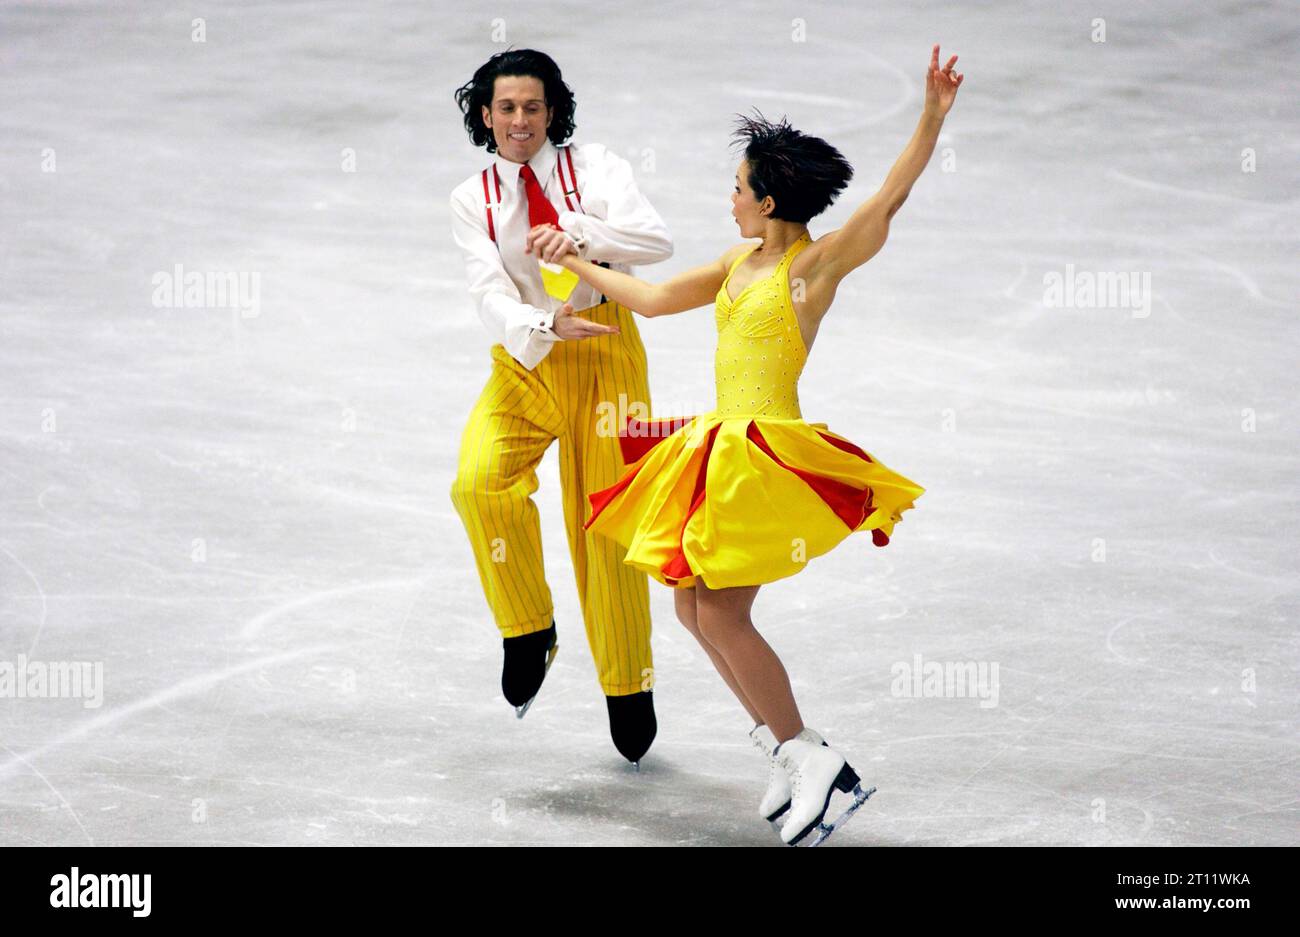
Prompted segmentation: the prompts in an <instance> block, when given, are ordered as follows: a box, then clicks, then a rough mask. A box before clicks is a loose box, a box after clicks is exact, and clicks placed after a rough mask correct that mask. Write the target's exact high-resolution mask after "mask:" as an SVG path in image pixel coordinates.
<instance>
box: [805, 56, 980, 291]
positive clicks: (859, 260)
mask: <svg viewBox="0 0 1300 937" xmlns="http://www.w3.org/2000/svg"><path fill="white" fill-rule="evenodd" d="M956 61H957V56H955V55H954V56H953V57H952V58H951V59H949V60H948V64H947V65H945V66H944V67H943V68H942V69H940V68H939V46H938V45H935V46H934V48H933V50H932V51H931V53H930V67H929V69H928V70H927V71H926V78H925V107H924V108H923V109H922V112H921V120H920V122H919V123H918V124H917V126H916V131H915V132H914V133H913V134H912V139H911V140H910V141H909V142H908V144H907V148H906V149H904V150H903V154H902V155H901V156H899V157H898V161H897V162H895V163H894V166H893V168H892V169H890V171H889V175H888V176H887V177H886V178H885V182H884V184H883V185H881V187H880V189H879V190H878V191H877V192H876V194H875V195H873V196H871V198H869V199H867V200H866V201H865V202H863V203H862V205H861V206H859V208H858V209H857V210H856V211H855V212H853V214H852V215H850V216H849V220H848V221H847V222H845V224H844V227H842V228H840V229H839V230H837V231H832V232H830V233H828V234H826V235H823V236H822V237H820V238H818V239H817V247H818V248H819V253H820V255H821V256H820V257H819V258H818V261H819V262H818V265H817V266H818V268H819V269H821V270H823V271H825V272H826V273H827V274H828V275H829V276H831V277H833V278H834V279H835V280H836V281H838V280H840V279H842V278H843V277H844V276H846V275H847V274H848V273H849V272H850V271H852V270H854V269H856V268H858V267H860V266H862V265H863V264H864V263H866V262H867V261H868V260H870V259H871V258H872V257H874V256H875V254H876V253H877V252H878V251H879V250H880V248H882V247H883V246H884V245H885V239H886V238H887V237H888V236H889V222H890V219H892V218H893V217H894V214H895V213H896V212H897V211H898V209H899V208H901V207H902V206H903V202H905V201H906V200H907V196H908V194H909V193H911V191H912V185H913V184H914V183H915V182H916V180H917V179H918V178H920V175H921V173H922V171H924V169H925V167H926V164H927V163H929V161H930V156H931V154H932V153H933V152H934V145H935V142H936V141H937V140H938V139H939V129H940V128H941V127H942V126H943V121H944V118H945V117H946V116H947V115H948V110H949V109H950V108H951V107H952V104H953V100H954V99H955V98H956V95H957V88H958V87H960V86H961V82H962V79H963V78H964V77H965V76H964V75H958V74H956V73H955V72H954V71H953V64H954V63H955V62H956Z"/></svg>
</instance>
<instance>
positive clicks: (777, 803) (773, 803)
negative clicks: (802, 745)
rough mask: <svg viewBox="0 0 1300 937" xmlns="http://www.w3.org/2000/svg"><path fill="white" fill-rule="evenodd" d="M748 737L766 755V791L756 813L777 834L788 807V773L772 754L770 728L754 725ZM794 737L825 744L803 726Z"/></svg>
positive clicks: (774, 737) (775, 743) (772, 741)
mask: <svg viewBox="0 0 1300 937" xmlns="http://www.w3.org/2000/svg"><path fill="white" fill-rule="evenodd" d="M749 737H750V738H751V739H753V741H754V746H755V747H756V748H758V749H759V750H760V751H761V752H762V753H763V754H764V755H766V756H767V765H768V767H767V793H766V794H764V795H763V799H762V801H760V802H759V805H758V813H759V816H761V817H762V818H763V819H764V820H766V821H767V822H768V823H770V824H772V829H773V830H774V831H775V832H776V833H778V834H779V833H780V832H781V824H780V823H778V822H777V821H778V820H779V819H780V817H781V815H782V814H783V813H785V812H786V811H787V810H789V809H790V775H788V774H786V771H785V768H783V767H781V765H779V764H777V761H776V759H775V758H774V757H773V755H772V753H773V752H774V751H775V750H776V746H777V741H776V736H775V735H773V734H772V730H771V729H769V728H768V727H767V726H765V725H757V726H754V728H753V729H751V730H750V732H749ZM795 738H800V739H803V740H804V741H805V742H812V743H813V744H814V745H825V744H826V740H825V739H823V738H822V737H821V736H820V735H818V734H817V733H816V732H814V731H813V730H812V729H809V728H804V729H803V730H802V731H800V733H799V734H798V735H796V736H795Z"/></svg>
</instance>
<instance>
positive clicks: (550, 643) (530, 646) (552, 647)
mask: <svg viewBox="0 0 1300 937" xmlns="http://www.w3.org/2000/svg"><path fill="white" fill-rule="evenodd" d="M501 643H502V645H503V646H504V647H505V663H504V664H503V665H502V667H501V692H502V693H503V694H505V698H506V702H508V703H509V704H510V705H511V706H513V707H514V708H515V717H516V718H518V719H522V718H524V713H526V712H528V707H529V706H531V705H533V700H535V699H536V698H537V691H538V690H540V689H541V687H542V681H543V680H545V679H546V674H547V672H548V671H549V670H550V669H551V664H552V663H554V662H555V654H556V652H557V651H558V650H559V649H560V645H559V644H558V643H556V640H555V621H554V620H552V621H551V627H549V628H547V629H546V630H545V631H534V632H533V633H532V634H525V635H522V636H520V637H518V638H504V639H502V642H501Z"/></svg>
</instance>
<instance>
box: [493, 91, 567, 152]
mask: <svg viewBox="0 0 1300 937" xmlns="http://www.w3.org/2000/svg"><path fill="white" fill-rule="evenodd" d="M554 111H555V109H554V108H550V107H547V106H546V88H545V86H543V84H542V80H541V79H540V78H534V77H533V76H532V75H498V76H497V78H496V81H494V82H493V83H492V106H491V107H490V108H488V107H484V108H483V124H484V126H487V127H490V128H492V137H493V139H495V140H496V144H497V152H498V153H500V154H501V155H502V156H503V157H504V158H505V159H508V160H510V161H511V162H512V163H526V162H528V160H530V159H532V158H533V157H534V156H535V155H537V151H538V150H540V149H541V148H542V144H543V143H545V142H546V128H547V127H549V126H550V125H551V117H552V116H553V115H554Z"/></svg>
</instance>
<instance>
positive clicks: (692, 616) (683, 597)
mask: <svg viewBox="0 0 1300 937" xmlns="http://www.w3.org/2000/svg"><path fill="white" fill-rule="evenodd" d="M673 602H674V603H675V604H676V606H677V620H678V621H680V622H681V623H682V624H683V625H685V626H686V630H687V631H689V632H690V633H691V634H693V635H694V636H695V640H696V641H699V642H700V647H702V648H704V653H706V654H708V655H709V660H711V661H713V666H714V667H715V668H716V669H717V671H718V674H719V675H720V676H721V677H722V680H723V682H724V683H726V684H727V686H729V687H731V692H732V693H735V694H736V699H738V700H740V705H741V706H744V707H745V712H747V713H749V718H751V719H753V720H754V721H755V722H757V723H761V722H762V721H763V717H762V716H760V715H759V714H758V710H757V709H755V708H754V704H753V703H751V702H750V701H749V697H747V696H746V695H745V691H744V690H742V689H741V688H740V684H739V683H737V682H736V678H735V676H734V675H733V674H732V672H731V668H730V667H728V666H727V661H726V660H725V659H724V658H723V656H722V655H721V654H719V653H718V650H717V648H715V647H714V646H713V645H712V644H710V643H709V642H708V641H705V640H704V637H703V636H702V635H701V634H700V627H699V624H698V622H697V617H696V611H695V589H694V588H693V587H692V588H690V589H674V590H673Z"/></svg>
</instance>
